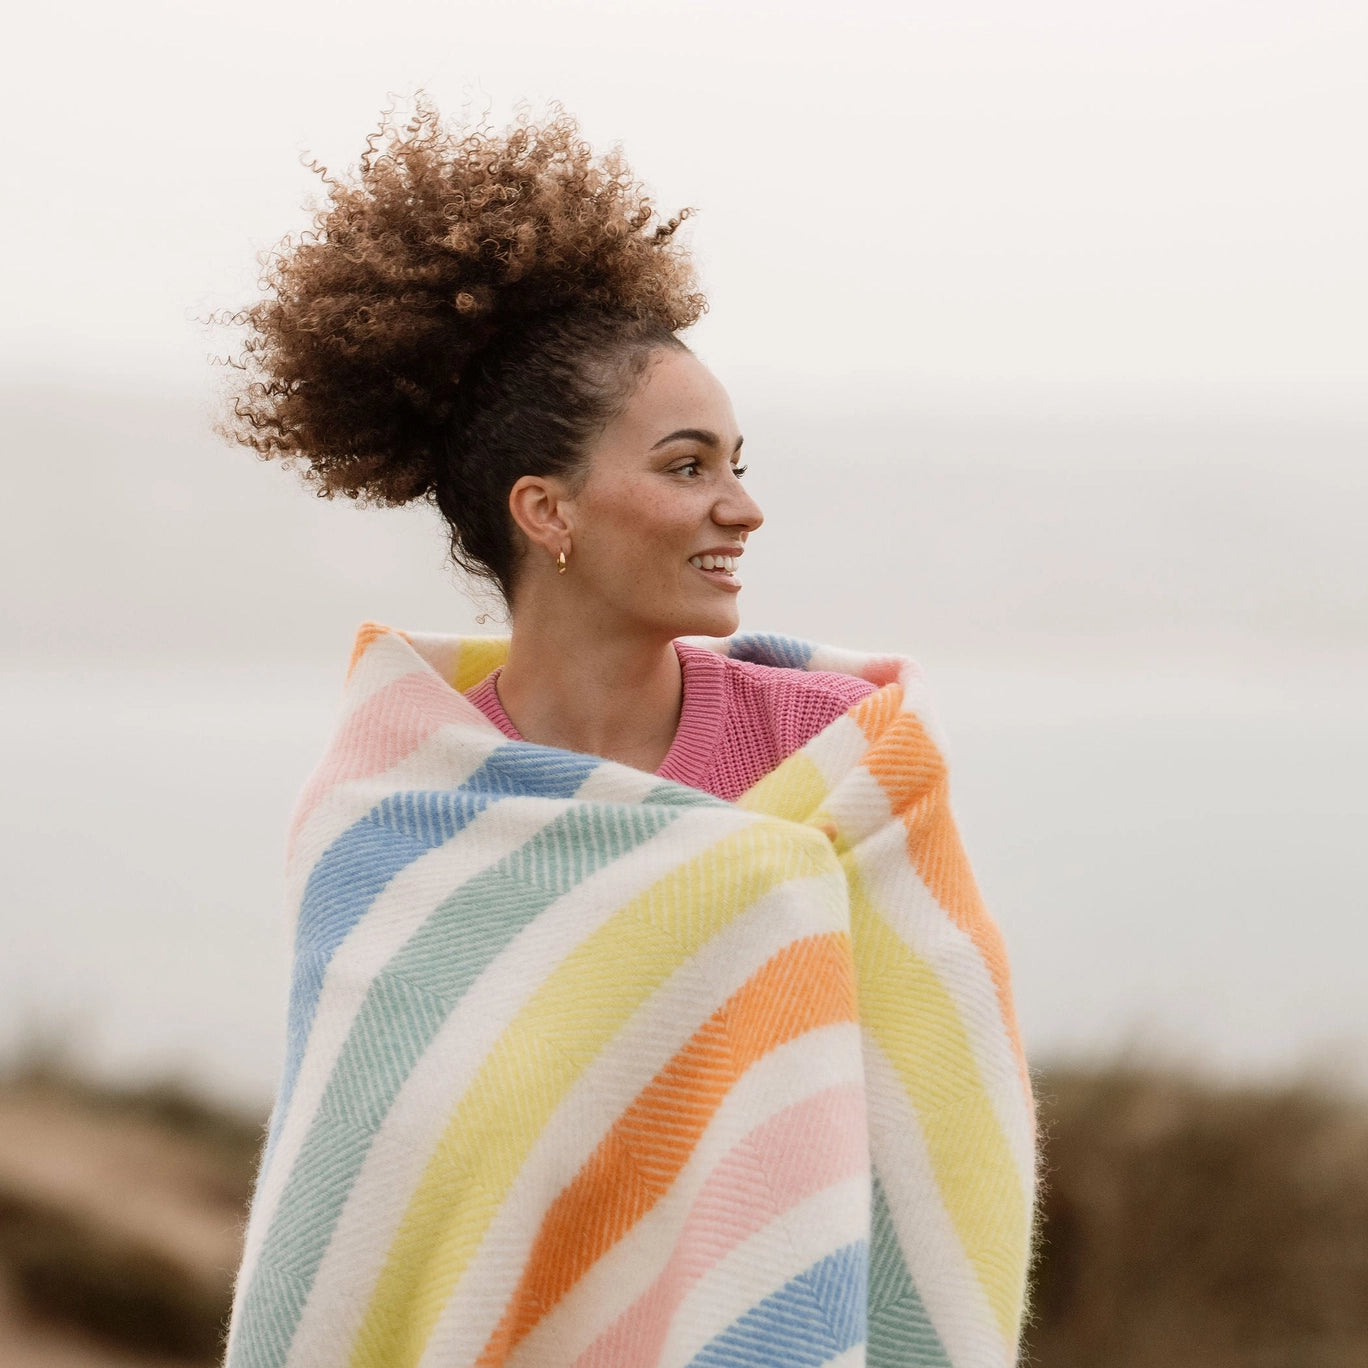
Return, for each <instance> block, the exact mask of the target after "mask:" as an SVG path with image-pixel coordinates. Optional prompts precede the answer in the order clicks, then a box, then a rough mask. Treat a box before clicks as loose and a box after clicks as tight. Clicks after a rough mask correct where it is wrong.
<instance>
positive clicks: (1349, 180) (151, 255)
mask: <svg viewBox="0 0 1368 1368" xmlns="http://www.w3.org/2000/svg"><path fill="white" fill-rule="evenodd" d="M8 27H9V37H10V39H11V41H12V43H13V46H12V47H11V50H10V56H9V60H8V63H7V65H8V67H9V70H8V71H7V72H6V74H5V79H4V83H3V100H4V103H5V106H6V108H5V110H4V118H3V122H2V123H0V127H3V130H4V133H3V137H4V139H5V173H6V181H7V189H8V191H9V194H8V195H7V200H8V202H9V205H10V208H9V209H8V211H7V212H6V214H5V216H4V220H3V226H2V227H0V233H3V239H4V248H5V253H4V254H5V261H6V264H7V266H8V267H9V268H10V279H9V286H8V290H7V293H8V295H9V301H8V304H7V307H6V308H5V310H4V311H3V337H2V339H0V347H3V356H4V361H5V364H6V366H7V368H8V370H9V372H10V374H11V375H14V374H16V373H17V374H20V375H22V374H27V373H31V372H34V371H46V372H49V373H51V372H53V371H56V372H58V373H66V374H72V375H77V374H82V373H87V374H88V373H91V372H99V373H103V374H104V375H106V376H117V377H124V378H126V377H134V378H137V379H138V380H140V381H141V382H144V383H145V384H146V385H148V386H149V387H154V386H157V385H160V384H168V385H169V384H175V385H186V384H190V385H195V384H201V383H203V374H204V357H205V355H206V353H207V352H208V351H209V350H211V349H212V347H213V346H214V345H215V342H214V339H212V338H208V337H206V335H205V333H204V331H203V330H202V329H200V328H198V327H197V326H196V325H195V323H194V322H193V318H194V315H195V314H196V313H197V312H204V311H207V310H210V309H213V308H218V307H223V306H227V305H234V304H238V303H241V302H242V301H243V300H244V299H246V298H248V297H250V296H251V294H252V291H253V278H254V274H255V269H254V265H253V258H254V254H255V253H256V252H257V251H258V250H260V249H262V248H266V247H269V246H270V245H271V244H272V243H274V242H275V241H276V240H277V239H278V238H280V237H281V236H282V235H283V234H284V233H286V232H289V231H291V230H297V229H299V228H300V227H302V226H304V224H305V222H306V219H307V215H306V213H305V210H304V204H305V201H306V199H307V197H308V196H310V195H312V194H315V193H316V182H315V181H314V179H313V177H311V176H310V174H309V173H308V172H307V171H306V170H305V169H304V168H303V166H302V165H301V162H300V158H301V155H302V154H304V153H306V152H307V153H312V154H313V155H316V156H317V157H318V158H320V159H321V160H322V161H324V162H325V163H327V164H328V165H329V166H334V167H341V166H345V165H350V164H352V163H354V162H355V159H356V156H357V154H358V152H359V151H360V149H361V147H362V143H363V140H364V138H365V135H366V133H367V132H368V131H369V130H370V129H371V128H372V127H373V126H374V124H375V122H376V120H377V116H378V113H379V111H380V109H381V108H382V106H383V105H385V104H386V102H387V99H388V97H389V96H390V95H391V94H394V95H398V96H400V97H403V96H407V95H409V94H411V92H412V91H413V90H414V89H415V88H417V87H424V88H426V89H427V90H428V91H429V92H430V93H431V94H432V95H433V97H434V98H435V99H436V100H437V102H438V104H439V106H440V107H441V108H442V109H443V111H444V112H446V113H449V114H451V115H453V116H454V115H458V114H460V113H461V110H462V108H463V105H464V106H465V107H466V108H467V109H469V110H471V111H473V112H475V113H477V114H478V113H480V112H483V111H484V110H485V109H488V110H489V112H490V114H491V116H492V117H493V118H494V119H495V121H496V122H498V123H500V124H502V123H503V122H505V121H506V120H507V118H508V116H509V115H510V114H511V112H512V111H513V108H514V105H515V102H516V101H518V100H519V99H527V100H530V101H532V102H533V103H534V106H540V105H541V103H542V102H543V101H545V100H546V99H548V98H552V97H556V98H559V99H561V100H562V101H563V102H564V104H565V105H566V107H567V108H568V109H569V110H570V111H571V112H572V113H574V114H575V115H577V117H578V118H579V119H580V121H581V125H582V127H583V129H584V132H585V133H586V135H587V136H588V137H589V138H590V140H591V141H592V142H593V143H594V144H595V146H597V147H606V146H608V145H610V144H611V143H614V142H621V143H622V144H623V146H624V150H625V151H626V153H627V155H628V158H629V161H630V162H631V164H632V166H633V168H634V170H635V171H636V172H637V174H638V175H639V176H640V177H641V178H642V179H644V180H645V181H646V182H647V184H648V185H649V186H650V187H651V188H652V190H653V191H654V192H655V193H656V195H657V197H658V201H659V203H660V205H661V207H662V208H664V209H666V210H672V209H674V208H676V207H677V206H679V205H681V204H686V203H687V204H692V205H695V206H697V207H698V209H699V210H700V212H699V215H698V217H697V219H696V220H695V221H694V224H693V226H692V236H691V238H690V239H689V241H691V243H692V245H693V247H694V250H695V252H696V255H697V258H698V261H699V264H700V267H701V271H702V276H703V282H704V285H705V288H706V289H707V290H708V292H709V294H710V297H711V300H712V305H713V309H712V312H711V314H710V315H709V316H708V317H707V318H706V319H705V320H704V321H703V323H702V324H700V325H699V327H698V328H697V329H696V330H695V332H694V334H693V340H694V343H695V345H696V347H697V348H698V349H699V350H700V351H701V352H702V353H703V355H704V358H705V360H708V361H709V362H710V363H711V364H713V365H714V367H715V368H717V369H719V371H720V372H722V373H724V374H725V373H732V374H737V375H740V374H742V373H743V372H751V371H755V372H762V373H764V374H768V375H778V376H781V377H790V378H792V379H794V380H796V381H798V382H800V383H801V384H803V386H804V387H805V388H804V393H805V394H808V395H811V394H812V393H813V392H814V391H813V390H812V389H811V386H812V385H813V384H814V383H820V382H822V381H830V382H831V383H833V384H845V383H847V382H848V381H849V378H850V377H851V376H857V377H862V382H863V383H866V384H868V385H869V386H870V387H871V392H873V393H877V394H883V395H890V394H896V392H897V388H898V386H899V384H903V385H906V386H908V387H910V391H912V392H920V393H935V392H943V393H952V392H954V391H955V390H956V388H957V387H964V388H967V389H968V390H969V391H973V390H975V389H979V388H981V387H983V386H988V387H990V388H991V387H995V386H996V387H1000V388H1001V387H1011V386H1024V387H1027V388H1030V387H1036V388H1043V389H1049V388H1050V387H1054V386H1064V387H1077V388H1083V389H1086V388H1088V387H1102V388H1104V389H1105V388H1106V387H1112V388H1115V387H1127V386H1133V387H1141V388H1145V387H1157V388H1159V389H1164V388H1165V387H1167V388H1169V389H1173V390H1175V391H1176V390H1187V391H1195V392H1209V393H1218V394H1219V393H1224V394H1227V395H1233V396H1235V401H1236V402H1242V401H1241V400H1240V399H1239V396H1240V395H1242V394H1243V395H1249V394H1263V395H1265V396H1266V395H1269V394H1281V395H1284V396H1291V399H1290V402H1293V403H1294V404H1296V405H1309V406H1310V407H1312V408H1317V407H1319V408H1335V409H1339V410H1343V408H1344V407H1345V406H1346V405H1347V406H1348V407H1349V408H1350V409H1352V410H1354V411H1356V412H1362V411H1363V407H1364V405H1363V388H1364V387H1363V384H1362V381H1363V379H1364V376H1365V373H1368V327H1365V319H1368V251H1366V250H1365V249H1366V248H1368V181H1366V180H1365V172H1364V157H1363V143H1364V134H1365V131H1366V130H1368V81H1366V80H1365V78H1364V72H1365V69H1368V6H1365V5H1364V4H1363V3H1362V0H1345V2H1344V3H1332V0H1296V3H1293V0H1279V3H1270V2H1269V0H1238V2H1237V0H1102V2H1101V3H1099V0H1032V3H1030V4H1026V5H1023V4H1022V3H1020V0H953V3H952V2H951V0H938V3H934V4H932V3H925V0H923V2H921V3H918V2H917V0H912V2H911V3H908V0H896V3H895V2H894V0H882V2H880V3H875V0H853V3H851V0H846V3H843V4H840V5H837V4H833V3H830V0H824V2H823V3H820V4H813V3H809V2H808V0H692V2H685V0H650V2H649V3H648V2H646V0H607V2H606V3H605V0H597V2H596V3H592V4H586V3H582V2H579V0H497V2H494V0H487V2H486V3H485V4H482V5H479V6H475V5H471V4H468V3H463V2H462V0H444V2H442V3H438V2H436V0H386V3H383V4H378V3H369V4H360V3H356V0H271V2H270V3H266V2H265V0H237V3H225V2H223V0H219V2H218V3H214V4H204V3H199V2H197V0H165V2H161V3H158V2H156V0H126V2H125V3H122V4H117V5H109V4H96V3H93V2H91V0H87V3H83V4H77V5H66V6H56V7H52V8H44V7H40V6H37V5H30V6H26V13H25V14H24V15H23V17H22V18H21V19H19V20H18V21H13V20H12V21H10V24H9V26H8Z"/></svg>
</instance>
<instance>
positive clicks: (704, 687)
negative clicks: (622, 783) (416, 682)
mask: <svg viewBox="0 0 1368 1368" xmlns="http://www.w3.org/2000/svg"><path fill="white" fill-rule="evenodd" d="M674 648H675V654H676V655H678V657H679V667H680V670H681V672H682V676H683V686H684V698H683V702H682V704H681V705H680V710H679V726H678V728H677V729H676V731H675V737H674V740H673V741H672V742H671V743H670V749H669V751H668V752H666V755H665V759H664V760H662V761H661V763H660V768H659V769H657V770H656V773H657V774H658V775H659V776H660V777H661V778H662V779H672V780H673V781H674V782H675V783H677V784H688V785H690V786H691V787H695V788H696V787H698V785H699V783H700V781H701V780H702V779H703V777H704V776H705V775H706V774H707V773H708V767H709V765H710V764H711V762H712V760H713V757H714V756H715V755H716V753H717V747H718V745H719V744H720V742H721V740H722V732H723V728H724V727H725V725H726V721H727V663H726V661H725V660H724V659H723V658H722V657H721V656H720V655H718V654H717V652H716V651H710V650H708V648H707V647H706V646H692V645H689V644H688V643H687V642H683V641H676V642H675V643H674ZM501 672H502V671H501V669H499V670H495V671H494V672H493V673H492V674H490V675H489V676H488V678H486V679H485V680H483V681H482V682H481V683H480V684H477V685H476V686H475V688H473V689H472V690H471V691H470V692H471V694H472V696H475V695H478V703H479V706H480V708H481V710H482V711H483V712H484V713H485V714H486V715H487V716H488V717H489V718H490V720H491V721H493V722H494V724H495V725H496V726H497V727H498V728H499V730H500V731H501V732H503V733H504V735H505V736H508V737H511V738H512V739H513V740H515V741H522V740H524V739H525V738H524V737H523V736H521V735H520V734H519V732H518V729H517V728H516V727H515V726H514V725H513V722H512V720H511V719H510V718H509V716H508V714H507V713H506V712H504V710H503V704H502V703H500V702H499V695H498V691H497V689H496V687H495V681H496V680H497V679H498V676H499V674H500V673H501Z"/></svg>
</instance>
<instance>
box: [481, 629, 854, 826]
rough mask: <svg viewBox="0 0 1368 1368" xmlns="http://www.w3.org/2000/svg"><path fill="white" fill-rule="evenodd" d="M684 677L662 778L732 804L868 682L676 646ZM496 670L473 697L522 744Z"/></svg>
mask: <svg viewBox="0 0 1368 1368" xmlns="http://www.w3.org/2000/svg"><path fill="white" fill-rule="evenodd" d="M674 647H675V652H676V654H677V655H678V656H679V664H680V668H681V670H682V671H683V676H684V701H683V705H682V707H681V708H680V714H679V727H678V729H677V730H676V732H675V738H674V742H673V744H672V745H671V746H670V749H669V752H668V754H667V755H666V756H665V759H664V760H663V761H662V762H661V765H660V768H659V769H657V770H656V774H658V775H659V776H660V777H661V778H662V779H673V780H674V781H675V783H677V784H688V785H689V787H690V788H696V789H702V790H703V792H704V793H711V794H712V795H713V796H714V797H715V798H723V799H725V800H726V801H727V802H732V801H734V800H735V799H736V798H738V797H740V795H741V794H743V793H744V792H745V791H746V790H747V789H748V788H750V786H751V785H752V784H754V783H756V782H757V781H758V780H760V779H762V778H763V777H764V776H765V775H766V774H768V773H769V772H770V771H771V770H772V769H774V768H776V767H777V766H778V765H779V764H780V763H781V762H782V761H784V760H786V759H788V757H789V756H790V755H792V754H793V753H794V752H795V751H798V750H801V749H802V748H803V747H804V746H805V745H806V744H807V743H808V742H809V741H811V740H812V738H813V737H814V736H816V735H817V733H818V732H820V731H822V730H823V729H824V728H826V727H828V726H829V725H830V724H831V723H832V722H834V721H835V720H836V719H837V718H838V717H840V716H841V714H842V713H844V712H846V711H847V710H849V709H850V708H853V707H854V706H855V704H856V703H858V702H859V701H860V699H862V698H864V697H865V696H866V695H867V694H871V693H873V692H874V688H875V686H874V685H873V684H871V683H870V682H869V680H867V679H858V678H856V677H854V676H853V675H847V674H839V673H837V672H836V671H834V670H814V671H811V672H805V671H801V670H792V669H783V668H780V667H777V666H774V665H761V664H758V663H756V662H754V661H749V660H733V659H731V658H729V657H727V656H720V655H718V654H717V652H716V651H710V650H708V649H707V648H706V647H703V646H694V645H691V644H690V643H689V642H686V641H676V642H675V643H674ZM501 673H502V669H497V670H494V671H493V672H492V673H490V674H489V675H488V676H486V677H485V678H484V679H483V680H481V682H480V683H479V684H477V685H476V686H475V687H474V688H473V689H470V690H469V691H468V692H467V693H466V697H467V698H468V699H469V700H470V701H471V702H472V703H473V704H474V705H475V706H476V707H477V708H479V710H480V711H481V712H482V713H484V715H485V716H486V717H487V718H489V720H490V721H491V722H493V723H494V725H495V726H496V727H498V728H499V730H500V731H501V732H503V734H504V735H505V736H507V737H509V738H511V739H512V740H514V741H521V740H523V737H522V736H520V735H519V733H518V730H517V728H516V727H515V726H514V725H513V723H512V721H511V720H510V719H509V716H508V714H507V713H506V712H505V711H504V709H503V704H502V703H500V701H499V694H498V690H497V688H496V687H495V684H496V681H497V679H498V677H499V675H500V674H501Z"/></svg>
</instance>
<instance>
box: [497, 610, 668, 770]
mask: <svg viewBox="0 0 1368 1368" xmlns="http://www.w3.org/2000/svg"><path fill="white" fill-rule="evenodd" d="M496 687H497V690H498V694H499V702H500V703H501V704H502V705H503V710H504V712H506V713H507V714H508V717H509V720H510V721H511V722H512V723H513V725H514V726H515V727H516V728H517V729H518V732H519V734H520V735H521V736H523V737H525V738H526V739H527V740H528V741H532V742H535V743H536V744H538V745H542V746H557V747H559V748H561V749H562V750H573V751H579V752H581V753H582V754H586V755H601V756H603V757H604V758H605V759H607V760H616V761H618V762H619V763H620V764H624V765H631V766H632V767H633V768H634V769H642V770H646V771H647V772H650V773H653V772H654V771H655V770H657V769H659V767H660V765H661V763H662V762H663V761H664V759H665V756H666V755H667V754H668V753H669V750H670V746H671V744H672V743H673V741H674V737H675V732H676V731H677V730H678V727H679V715H680V709H681V707H682V706H683V700H684V682H683V675H682V671H681V669H680V664H679V656H678V654H677V653H676V652H675V649H674V646H673V644H672V642H671V641H670V640H669V639H668V638H666V639H664V640H662V639H660V638H659V637H657V636H650V637H643V636H641V635H640V634H639V633H636V634H632V633H626V632H622V633H612V632H609V631H606V630H604V629H603V628H601V627H600V628H598V629H597V630H596V629H594V628H592V627H586V626H585V625H584V624H582V623H577V624H574V626H573V628H572V627H571V624H569V623H564V622H560V623H558V622H556V621H546V620H543V621H537V620H535V619H529V618H527V617H521V616H520V617H519V618H518V619H517V620H516V621H515V623H514V626H513V633H512V638H511V641H510V643H509V650H508V660H507V661H506V663H505V664H504V667H503V669H502V671H500V673H499V677H498V681H497V684H496Z"/></svg>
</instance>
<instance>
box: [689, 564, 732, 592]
mask: <svg viewBox="0 0 1368 1368" xmlns="http://www.w3.org/2000/svg"><path fill="white" fill-rule="evenodd" d="M738 559H739V557H737V556H690V557H689V564H690V565H692V566H693V568H694V569H695V570H697V571H698V573H699V574H700V575H706V576H707V577H708V578H709V579H710V580H712V582H713V583H714V584H715V585H717V587H718V588H719V589H728V590H732V591H735V590H737V589H740V587H741V581H740V580H739V579H738V578H737V576H736V562H737V560H738ZM710 562H711V564H710Z"/></svg>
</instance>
